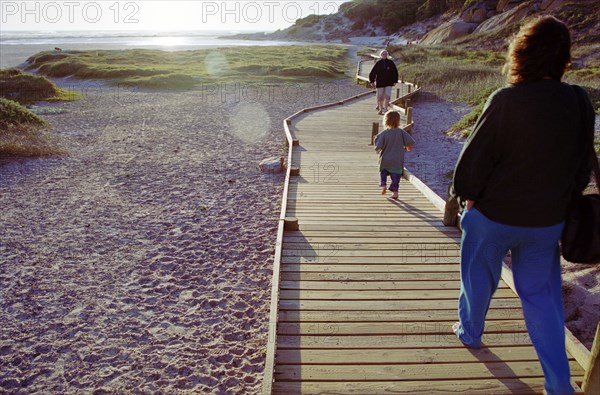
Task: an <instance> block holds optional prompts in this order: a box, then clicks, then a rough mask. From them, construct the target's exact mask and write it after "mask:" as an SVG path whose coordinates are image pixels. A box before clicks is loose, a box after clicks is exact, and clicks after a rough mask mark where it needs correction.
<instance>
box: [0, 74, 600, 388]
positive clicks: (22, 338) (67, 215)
mask: <svg viewBox="0 0 600 395" xmlns="http://www.w3.org/2000/svg"><path fill="white" fill-rule="evenodd" d="M57 82H58V83H59V84H60V85H62V86H65V87H68V88H70V89H74V90H76V91H80V92H82V93H83V96H84V99H83V100H81V101H76V102H69V103H40V105H41V106H45V107H53V108H60V109H63V110H64V112H61V113H57V114H53V115H44V118H45V119H46V120H47V121H48V122H49V123H50V125H51V127H52V129H53V131H54V132H55V133H56V135H58V136H59V138H60V139H61V142H62V143H61V144H62V145H63V147H64V148H66V149H67V150H68V152H69V154H68V155H66V156H63V157H52V158H43V159H22V160H3V161H2V163H0V178H1V184H2V189H1V191H0V205H2V207H4V208H8V209H3V211H2V220H1V224H2V232H1V233H2V242H1V244H0V248H2V251H1V254H2V259H3V261H5V262H4V263H3V264H2V265H1V266H0V303H1V309H0V320H1V321H2V323H3V324H2V331H1V332H0V389H1V391H0V392H5V393H94V394H109V393H110V394H112V393H140V394H141V393H165V394H167V393H168V394H170V393H178V394H179V393H219V394H228V393H231V394H242V393H243V394H254V393H259V392H260V387H261V379H262V371H263V365H264V359H265V348H266V344H267V333H268V311H269V303H270V287H271V283H270V282H271V275H272V263H273V252H274V248H275V239H276V228H277V217H278V215H279V209H280V199H281V192H282V187H283V177H282V176H281V175H279V174H276V175H268V174H262V173H260V172H259V170H258V168H257V164H258V163H259V162H260V161H261V160H262V159H264V158H267V157H271V156H282V155H285V152H286V151H285V147H284V135H283V131H282V121H283V119H284V118H286V117H287V116H289V115H291V114H293V113H295V112H297V111H298V110H300V109H301V108H304V107H309V106H314V105H317V104H322V103H328V102H332V101H338V100H341V99H344V98H347V97H350V96H353V95H355V94H357V93H361V92H364V89H365V88H364V87H361V86H357V85H355V84H354V83H353V81H352V80H350V79H348V80H343V81H337V82H329V83H318V84H317V83H315V84H290V85H267V84H263V85H256V86H244V85H243V84H241V85H239V86H238V87H236V86H234V85H229V86H224V87H222V86H220V85H219V84H218V81H216V82H214V83H211V84H208V85H207V86H206V87H205V88H200V89H196V90H193V91H187V92H142V91H136V90H128V89H123V88H116V87H108V86H106V85H103V84H100V83H97V82H93V81H72V80H68V79H66V80H60V81H57ZM259 92H260V94H259ZM414 107H415V113H414V121H415V129H414V135H415V139H416V140H417V145H416V146H415V150H414V152H413V155H412V156H411V157H410V158H409V159H408V162H407V167H408V168H409V169H410V170H412V171H413V172H414V173H415V175H416V176H418V177H419V178H421V179H422V180H423V181H424V182H425V183H427V184H428V185H429V186H430V187H432V189H433V190H434V191H436V192H437V193H438V194H440V195H441V196H442V197H445V191H446V189H447V186H448V183H449V182H450V179H449V176H448V174H449V172H450V171H451V170H452V167H453V165H454V163H455V162H456V159H457V157H458V153H459V152H460V149H461V148H462V142H461V141H460V140H456V139H447V138H445V137H444V136H443V131H444V130H445V128H446V127H447V126H448V125H449V124H452V123H454V122H455V121H457V120H458V119H460V118H461V117H462V116H463V115H464V114H466V113H467V112H468V111H469V109H470V108H469V107H468V106H465V105H462V104H456V103H449V102H446V101H443V100H441V99H439V98H437V97H435V96H434V95H432V94H427V93H425V94H423V95H422V96H421V97H420V98H419V99H417V100H415V103H414ZM365 133H366V134H365V135H367V134H368V131H366V132H365ZM432 158H434V159H432ZM373 160H374V161H375V160H376V157H375V156H374V158H373ZM433 163H435V164H433ZM373 180H374V188H377V176H376V175H374V178H373ZM599 278H600V275H599V274H598V269H597V268H595V267H587V268H586V269H585V270H582V268H581V267H578V266H577V265H565V295H566V297H567V299H566V301H565V305H566V311H567V313H566V315H567V319H568V321H569V322H568V324H567V325H568V327H569V328H570V329H571V330H572V331H573V332H574V333H575V334H576V335H577V336H578V337H579V338H580V339H581V340H582V341H583V342H584V344H586V345H587V346H588V347H590V345H591V338H592V336H593V332H594V330H595V323H596V322H598V319H599V315H600V306H599V304H598V300H599V299H600V285H599V281H598V280H599ZM592 326H593V327H592Z"/></svg>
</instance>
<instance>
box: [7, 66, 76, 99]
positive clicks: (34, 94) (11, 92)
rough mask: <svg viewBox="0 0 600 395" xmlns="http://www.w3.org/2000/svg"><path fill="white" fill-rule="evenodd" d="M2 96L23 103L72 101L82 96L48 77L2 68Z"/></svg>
mask: <svg viewBox="0 0 600 395" xmlns="http://www.w3.org/2000/svg"><path fill="white" fill-rule="evenodd" d="M0 97H2V98H5V99H9V100H14V101H16V102H19V103H21V104H31V103H35V102H39V101H71V100H78V99H80V98H81V95H79V94H78V93H77V92H73V91H69V90H66V89H63V88H60V87H58V86H56V84H54V83H53V82H51V81H49V80H48V79H47V78H45V77H43V76H39V75H33V74H28V73H24V72H23V71H21V70H18V69H0Z"/></svg>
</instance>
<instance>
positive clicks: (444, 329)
mask: <svg viewBox="0 0 600 395" xmlns="http://www.w3.org/2000/svg"><path fill="white" fill-rule="evenodd" d="M455 322H456V319H454V320H451V321H432V322H378V323H373V322H305V323H280V324H279V325H278V326H277V335H280V336H332V335H336V336H347V335H410V334H415V333H420V334H446V333H452V330H451V328H452V324H454V323H455ZM526 332H527V328H526V327H525V322H523V321H522V320H499V321H487V322H486V326H485V333H487V334H488V336H491V335H492V334H508V333H526Z"/></svg>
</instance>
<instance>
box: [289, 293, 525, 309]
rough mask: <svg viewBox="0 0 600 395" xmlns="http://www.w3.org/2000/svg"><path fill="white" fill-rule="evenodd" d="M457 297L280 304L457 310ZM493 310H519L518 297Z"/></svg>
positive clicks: (495, 305) (496, 302)
mask: <svg viewBox="0 0 600 395" xmlns="http://www.w3.org/2000/svg"><path fill="white" fill-rule="evenodd" d="M457 299H458V298H457V297H455V298H449V299H440V300H433V301H432V300H296V299H285V300H281V301H280V302H279V310H280V311H281V310H338V311H339V310H344V311H362V310H372V311H399V310H419V311H426V310H438V309H445V310H450V309H456V308H457V304H458V302H457ZM490 307H491V308H494V309H499V308H510V309H514V308H518V307H521V303H520V301H519V298H518V297H516V296H515V297H512V298H502V299H500V298H492V302H491V305H490Z"/></svg>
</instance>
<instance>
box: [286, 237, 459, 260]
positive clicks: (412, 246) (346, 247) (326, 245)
mask: <svg viewBox="0 0 600 395" xmlns="http://www.w3.org/2000/svg"><path fill="white" fill-rule="evenodd" d="M355 240H356V239H355ZM283 248H284V249H285V250H286V251H304V250H313V249H314V250H336V251H339V252H340V253H341V252H344V256H354V255H353V254H351V252H352V251H365V252H366V251H370V250H375V251H396V252H398V251H413V250H417V251H438V250H443V251H455V252H458V251H460V246H459V245H458V244H457V243H456V241H455V240H443V239H435V240H428V239H422V238H421V239H410V238H405V239H402V242H401V243H400V242H395V243H379V242H378V241H377V240H375V241H374V240H368V241H367V242H364V243H361V242H359V241H358V240H356V241H355V242H354V243H351V242H346V243H339V242H337V241H335V240H332V241H330V242H312V243H311V242H308V241H301V242H299V243H296V242H287V243H286V242H284V243H283ZM453 256H454V255H453Z"/></svg>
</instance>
